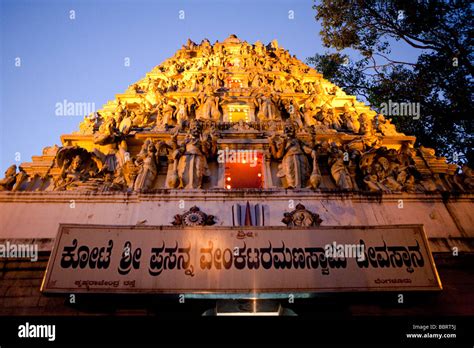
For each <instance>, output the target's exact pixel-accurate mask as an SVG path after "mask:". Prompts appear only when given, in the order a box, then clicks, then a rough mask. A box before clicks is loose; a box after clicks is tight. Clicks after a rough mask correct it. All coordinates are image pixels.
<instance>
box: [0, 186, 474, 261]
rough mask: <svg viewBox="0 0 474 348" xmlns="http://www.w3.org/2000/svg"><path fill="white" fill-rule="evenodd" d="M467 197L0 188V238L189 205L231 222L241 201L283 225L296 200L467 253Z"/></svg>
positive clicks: (159, 220)
mask: <svg viewBox="0 0 474 348" xmlns="http://www.w3.org/2000/svg"><path fill="white" fill-rule="evenodd" d="M473 198H474V195H460V196H457V197H451V198H445V200H444V201H443V197H442V196H441V195H439V194H431V195H426V194H406V193H405V194H390V195H384V196H381V195H365V194H352V193H345V194H344V193H322V192H313V191H309V190H287V191H282V190H263V191H262V190H255V191H251V190H247V191H241V192H239V191H227V190H212V191H211V190H209V191H206V190H190V191H180V190H163V191H162V192H161V193H156V194H146V195H140V194H137V193H133V194H126V193H105V194H104V193H95V194H94V193H78V192H74V193H70V192H54V193H51V192H33V193H29V192H4V193H1V194H0V226H1V228H0V239H44V238H45V239H52V238H54V237H55V236H56V233H57V231H58V225H59V224H60V223H80V224H101V225H106V224H110V225H136V224H146V225H165V226H166V225H167V226H169V225H171V221H173V217H174V215H176V214H182V213H184V212H185V211H187V210H189V208H191V207H192V206H194V205H196V206H198V207H199V208H200V209H201V210H202V211H203V212H205V213H206V214H211V215H214V216H215V217H216V226H232V225H233V224H234V223H236V220H237V219H236V216H235V215H236V210H235V205H236V204H239V205H240V206H241V207H244V208H245V205H246V203H247V201H248V202H249V203H250V206H251V209H252V214H254V215H255V214H257V213H255V209H254V206H255V204H258V207H259V214H261V215H262V216H259V217H258V221H259V222H260V224H264V225H265V226H282V225H283V223H282V222H281V219H282V218H283V213H285V212H290V211H292V210H294V207H295V206H296V204H298V203H302V204H303V205H305V207H306V208H307V209H308V210H310V211H312V212H314V213H317V214H319V215H320V217H321V219H322V220H323V222H322V223H321V225H326V226H327V225H330V226H351V225H353V226H356V225H357V226H367V225H392V224H423V225H424V228H425V231H426V234H427V237H428V238H429V239H430V242H431V248H432V251H433V252H443V251H444V252H448V251H451V249H452V247H453V246H457V247H458V248H459V250H460V251H470V252H472V251H474V248H473V246H472V241H473V240H474V221H473V220H474V216H473V214H472V212H473V211H474V200H473ZM183 204H184V207H183ZM233 206H234V209H233ZM244 208H243V209H244ZM262 208H263V209H262ZM262 210H263V212H262ZM236 224H237V223H236Z"/></svg>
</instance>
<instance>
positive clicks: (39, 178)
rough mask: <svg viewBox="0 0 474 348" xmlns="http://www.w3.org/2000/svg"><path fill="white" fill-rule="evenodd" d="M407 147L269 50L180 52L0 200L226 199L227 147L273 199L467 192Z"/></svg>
mask: <svg viewBox="0 0 474 348" xmlns="http://www.w3.org/2000/svg"><path fill="white" fill-rule="evenodd" d="M415 140H416V139H415V138H414V137H410V136H407V135H405V134H403V133H399V132H398V131H397V130H396V127H395V126H394V125H393V124H392V123H391V121H390V119H388V118H386V117H385V116H384V115H382V114H377V113H376V112H375V111H374V110H372V109H370V107H369V106H367V105H365V104H364V103H362V102H359V101H357V100H356V98H355V97H354V96H350V95H347V94H346V93H345V92H344V91H343V90H341V89H340V88H339V87H337V86H335V85H334V84H332V83H331V82H329V81H328V80H326V79H324V78H323V76H322V75H321V74H320V73H318V72H317V71H315V70H314V69H312V68H310V67H309V66H307V65H306V64H304V63H303V62H302V61H300V60H298V59H297V58H296V57H295V56H292V55H291V54H290V53H289V52H288V51H287V50H285V49H284V48H282V47H280V46H279V44H278V42H277V41H276V40H273V41H272V42H271V43H269V44H268V45H264V44H262V43H261V42H256V43H254V44H250V43H248V42H246V41H242V40H240V39H239V38H237V37H236V36H235V35H230V36H229V37H228V38H227V39H225V40H224V41H223V42H216V43H215V44H214V45H213V44H211V43H210V41H209V40H207V39H204V40H202V41H201V42H200V43H195V42H193V41H192V40H188V41H187V43H186V44H185V45H183V46H182V47H181V49H179V50H178V51H177V52H176V53H175V55H173V56H172V57H170V58H169V59H167V60H166V61H164V62H163V63H162V64H161V65H159V66H156V67H155V68H153V69H152V70H151V71H150V72H148V73H147V74H146V76H145V77H144V78H142V79H141V80H139V81H137V82H136V83H133V84H132V85H130V86H129V87H128V88H127V89H125V90H124V93H122V94H118V95H117V96H116V98H115V99H114V100H112V101H110V102H108V103H107V104H105V105H104V106H103V107H102V108H101V109H100V110H98V111H96V112H93V113H91V114H89V115H86V116H84V119H83V121H82V122H81V123H80V125H79V129H78V131H77V132H75V133H73V134H67V135H63V136H62V137H61V141H62V146H60V147H58V146H52V147H47V148H45V149H44V151H43V154H42V156H35V157H34V158H33V162H31V163H22V164H21V165H20V166H19V168H17V167H16V166H15V165H13V166H11V167H9V168H8V169H7V170H6V172H5V177H4V178H3V179H0V191H63V190H82V191H99V192H103V191H121V192H137V193H140V194H148V193H153V192H156V191H159V190H166V189H183V190H199V189H224V185H223V184H222V181H223V178H222V177H218V176H219V175H220V176H222V172H223V170H222V169H223V168H222V167H223V166H224V165H223V164H221V163H218V160H217V156H216V152H217V151H218V150H219V146H221V148H220V149H223V148H222V146H224V145H219V144H224V143H225V144H228V143H231V142H232V141H234V144H237V145H235V146H236V147H238V148H239V149H245V150H251V151H255V150H256V149H258V151H261V152H262V153H264V155H265V161H264V165H265V166H266V167H265V169H262V172H261V173H263V172H266V173H267V176H266V177H265V178H264V180H267V181H268V182H269V184H268V185H267V186H264V187H268V188H272V189H273V188H281V189H289V190H321V191H329V192H332V191H335V192H341V191H344V192H354V191H356V192H368V193H370V192H379V193H382V194H390V193H397V192H408V193H414V194H416V193H421V192H458V193H459V192H460V193H463V192H472V191H473V189H474V187H473V172H472V169H471V168H469V167H468V166H463V167H462V168H459V166H458V165H456V164H449V163H447V162H446V159H445V158H442V157H437V156H436V154H435V153H434V150H433V149H429V148H425V147H423V146H421V147H419V148H414V147H413V144H414V143H415ZM17 170H18V171H17ZM241 175H246V173H242V174H241ZM270 178H272V180H269V179H270ZM219 185H220V186H219ZM233 188H234V187H233Z"/></svg>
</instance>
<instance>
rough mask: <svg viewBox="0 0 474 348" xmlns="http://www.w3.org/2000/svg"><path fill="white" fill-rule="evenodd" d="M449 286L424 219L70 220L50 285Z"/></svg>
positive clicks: (211, 289) (180, 288) (99, 288)
mask: <svg viewBox="0 0 474 348" xmlns="http://www.w3.org/2000/svg"><path fill="white" fill-rule="evenodd" d="M440 289H441V283H440V280H439V277H438V275H437V272H436V268H435V266H434V262H433V259H432V257H431V253H430V251H429V247H428V243H427V240H426V236H425V234H424V231H423V227H422V226H421V225H394V226H377V227H376V226H368V227H356V226H347V227H340V226H339V227H326V226H325V227H314V228H313V227H312V228H286V227H283V228H282V227H244V228H242V227H238V228H236V227H189V228H188V227H187V228H179V227H163V226H99V225H61V226H60V227H59V232H58V235H57V238H56V241H55V246H54V249H53V252H52V254H51V257H50V260H49V264H48V267H47V270H46V274H45V277H44V280H43V285H42V291H44V292H48V293H54V292H68V293H69V292H72V293H175V294H189V293H194V294H199V293H200V294H228V293H239V294H251V293H298V292H304V293H312V292H342V291H395V290H396V291H399V290H440Z"/></svg>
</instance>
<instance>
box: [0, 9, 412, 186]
mask: <svg viewBox="0 0 474 348" xmlns="http://www.w3.org/2000/svg"><path fill="white" fill-rule="evenodd" d="M0 4H1V7H0V35H1V36H0V39H1V40H0V64H1V69H0V177H3V172H4V170H5V169H6V168H7V167H8V166H9V165H11V164H13V163H15V164H20V163H22V162H29V161H30V160H31V156H32V155H40V154H41V151H42V149H43V147H45V146H51V145H54V144H58V145H60V140H59V136H60V135H61V134H64V133H71V132H73V131H75V130H77V127H78V124H79V122H80V121H81V120H82V118H83V115H76V116H56V115H55V105H56V103H58V102H62V101H63V100H65V99H66V100H67V101H70V102H89V103H95V106H96V108H97V109H99V108H101V106H102V105H103V104H104V103H106V102H107V101H108V100H111V99H113V98H114V95H115V94H117V93H122V92H123V91H125V89H126V88H127V87H128V85H130V84H131V83H133V82H135V81H137V80H138V79H140V78H142V77H143V76H145V74H146V72H148V71H150V70H151V69H152V68H153V67H154V66H156V65H158V64H160V63H161V62H162V61H163V60H165V59H166V58H168V57H170V56H172V55H173V54H174V52H175V51H176V50H178V49H179V48H180V47H181V45H183V44H184V43H185V42H186V40H187V39H188V38H191V39H192V40H193V41H195V42H197V43H199V42H200V41H201V40H202V39H203V38H208V39H209V40H210V41H211V43H214V42H215V41H216V40H219V41H222V40H224V39H225V38H226V37H227V36H229V34H236V35H237V36H238V37H239V38H241V39H242V40H246V41H248V42H249V43H254V42H255V41H257V40H260V41H262V42H263V43H265V44H266V43H268V42H270V41H271V40H273V39H275V38H276V39H277V40H278V42H279V43H280V46H282V47H284V48H286V49H288V50H289V51H290V53H291V54H296V56H297V57H298V58H299V59H301V60H305V59H306V58H307V57H309V56H312V55H314V54H315V53H323V52H324V51H325V50H326V49H325V48H324V47H323V46H322V45H321V40H320V38H319V31H320V25H319V23H317V22H316V20H315V19H314V15H315V13H314V10H312V9H311V6H312V5H313V2H312V1H311V0H296V1H295V0H293V1H288V0H263V1H262V0H260V1H258V0H200V1H197V0H181V1H178V0H164V1H163V0H154V1H153V0H114V1H112V0H78V1H69V0H0ZM71 10H73V11H75V16H76V18H75V19H74V20H71V19H70V11H71ZM180 10H184V11H185V12H184V14H185V19H184V20H182V19H180V18H179V14H180V13H179V11H180ZM290 10H292V11H294V19H289V18H288V13H289V11H290ZM393 48H394V50H393V51H394V53H395V54H394V57H397V58H403V59H405V60H412V61H413V60H414V59H415V58H416V53H417V52H414V51H413V50H411V49H409V48H407V47H405V46H403V45H402V44H401V43H394V46H393ZM126 57H129V58H130V67H125V66H124V60H125V58H126ZM16 58H20V59H21V66H20V67H16V66H15V59H16ZM16 153H19V154H20V158H19V160H18V161H16V158H15V156H16Z"/></svg>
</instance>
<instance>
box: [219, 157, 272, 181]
mask: <svg viewBox="0 0 474 348" xmlns="http://www.w3.org/2000/svg"><path fill="white" fill-rule="evenodd" d="M226 152H227V158H226V161H225V184H224V185H225V188H226V189H228V190H232V189H240V188H259V189H260V188H263V182H264V181H263V180H264V177H263V153H261V152H258V151H256V150H227V151H226Z"/></svg>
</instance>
